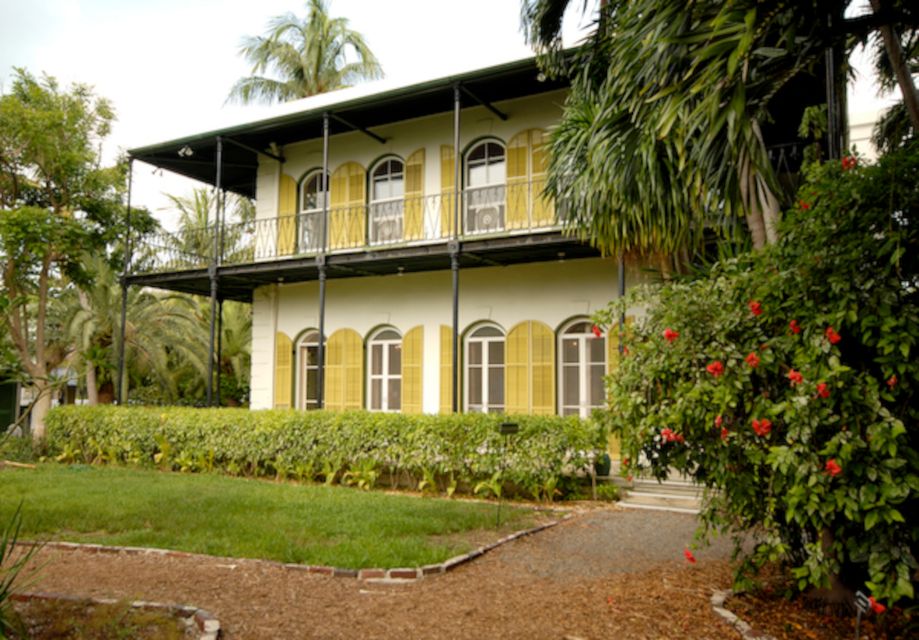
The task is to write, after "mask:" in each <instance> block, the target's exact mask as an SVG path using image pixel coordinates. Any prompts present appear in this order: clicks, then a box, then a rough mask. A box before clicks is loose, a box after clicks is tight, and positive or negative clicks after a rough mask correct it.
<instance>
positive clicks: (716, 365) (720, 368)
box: [705, 360, 724, 378]
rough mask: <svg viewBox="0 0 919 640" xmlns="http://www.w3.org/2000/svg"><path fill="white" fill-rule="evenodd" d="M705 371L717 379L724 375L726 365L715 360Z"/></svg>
mask: <svg viewBox="0 0 919 640" xmlns="http://www.w3.org/2000/svg"><path fill="white" fill-rule="evenodd" d="M705 370H706V371H708V372H709V373H710V374H712V375H713V376H715V377H716V378H717V377H718V376H720V375H721V374H722V373H724V365H723V364H721V360H715V361H714V362H713V363H711V364H710V365H708V366H707V367H705Z"/></svg>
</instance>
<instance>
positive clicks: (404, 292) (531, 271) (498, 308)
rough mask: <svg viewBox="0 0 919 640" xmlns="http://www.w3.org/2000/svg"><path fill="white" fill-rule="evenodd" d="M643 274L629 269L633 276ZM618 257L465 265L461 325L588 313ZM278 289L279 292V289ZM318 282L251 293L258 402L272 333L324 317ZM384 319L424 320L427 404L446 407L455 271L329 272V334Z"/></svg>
mask: <svg viewBox="0 0 919 640" xmlns="http://www.w3.org/2000/svg"><path fill="white" fill-rule="evenodd" d="M638 277H639V274H638V273H637V272H629V273H627V276H626V279H627V282H629V283H635V282H636V281H637V278H638ZM617 278H618V272H617V264H616V261H615V260H613V259H601V258H589V259H581V260H566V261H563V262H558V261H555V262H543V263H532V264H523V265H514V266H507V267H483V268H476V269H464V270H461V271H460V295H459V300H460V314H459V316H460V328H461V330H463V331H464V330H466V329H467V328H469V327H470V326H472V325H473V324H475V323H477V322H479V321H482V320H490V321H492V322H495V323H497V324H499V325H500V326H502V327H503V328H504V329H505V330H508V329H510V328H511V327H513V326H514V325H515V324H517V323H518V322H522V321H525V320H540V321H542V322H545V323H546V324H547V325H549V326H550V327H551V328H552V329H554V330H557V329H558V328H559V326H560V325H561V324H562V323H564V322H565V321H566V320H568V319H570V318H572V317H573V316H581V315H589V314H591V313H593V312H594V311H596V310H598V309H601V308H603V307H605V306H606V305H607V304H608V303H609V302H610V301H611V300H613V299H614V298H615V297H616V291H617ZM275 292H276V295H275ZM318 303H319V286H318V283H317V282H307V283H299V284H289V285H285V284H282V285H270V286H266V287H262V288H260V289H258V290H257V291H256V293H255V296H254V299H253V327H252V345H253V353H252V399H251V403H252V408H254V409H264V408H270V407H271V406H272V404H273V398H274V396H273V393H272V389H273V373H274V336H275V332H276V331H283V332H284V333H285V334H287V335H288V336H289V337H290V338H292V339H294V338H296V336H297V335H298V334H300V333H301V332H302V331H304V330H305V329H315V328H317V327H318V325H319V316H318ZM381 324H385V325H392V326H394V327H395V328H396V329H398V330H399V331H400V332H401V333H402V334H404V333H405V332H406V331H408V330H409V329H411V328H413V327H415V326H417V325H419V324H420V325H423V326H424V362H423V370H424V386H423V394H424V401H423V406H424V410H425V411H426V412H429V413H436V412H437V411H438V409H439V407H440V326H441V325H446V326H451V325H452V285H451V273H450V271H436V272H427V273H416V274H405V275H402V276H396V275H393V276H377V277H363V278H345V279H330V280H328V282H327V285H326V317H325V327H326V335H327V336H328V335H331V334H332V332H334V331H335V330H337V329H340V328H350V329H354V330H355V331H357V332H358V333H359V334H361V336H363V337H364V339H366V338H367V336H368V334H369V333H370V332H371V331H372V330H373V329H374V328H375V327H378V326H379V325H381Z"/></svg>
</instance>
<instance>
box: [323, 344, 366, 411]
mask: <svg viewBox="0 0 919 640" xmlns="http://www.w3.org/2000/svg"><path fill="white" fill-rule="evenodd" d="M325 354H326V357H325V389H324V391H325V393H324V394H323V395H324V396H325V398H324V400H325V402H324V404H325V408H326V409H330V410H333V411H346V410H349V409H360V408H361V406H362V402H361V401H362V398H363V381H364V343H363V341H362V340H361V336H360V334H358V333H357V331H354V330H353V329H339V330H338V331H336V332H335V333H333V334H332V335H330V336H329V340H328V342H327V343H326V350H325Z"/></svg>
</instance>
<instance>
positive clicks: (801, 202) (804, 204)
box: [798, 200, 811, 211]
mask: <svg viewBox="0 0 919 640" xmlns="http://www.w3.org/2000/svg"><path fill="white" fill-rule="evenodd" d="M798 206H799V207H801V208H802V209H804V210H805V211H807V210H808V209H810V208H811V206H810V204H808V202H807V200H798Z"/></svg>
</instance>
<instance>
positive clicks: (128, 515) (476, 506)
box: [0, 464, 534, 569]
mask: <svg viewBox="0 0 919 640" xmlns="http://www.w3.org/2000/svg"><path fill="white" fill-rule="evenodd" d="M20 500H23V501H24V503H23V532H22V534H21V537H22V538H29V539H42V540H67V541H72V542H95V543H100V544H112V545H128V546H142V547H160V548H168V549H178V550H183V551H192V552H196V553H206V554H213V555H218V556H233V557H249V558H266V559H272V560H280V561H283V562H296V563H303V564H318V565H330V566H335V567H343V568H353V569H358V568H364V567H385V568H389V567H402V566H420V565H424V564H429V563H434V562H441V561H443V560H445V559H447V558H449V557H451V556H453V555H456V554H457V553H462V552H464V551H468V550H469V549H470V548H471V547H473V546H476V545H474V544H472V543H471V542H470V538H471V537H474V536H475V535H476V534H475V532H476V531H478V532H479V533H481V531H482V530H485V529H492V531H494V526H495V506H494V505H488V504H480V503H470V502H460V501H451V500H445V499H438V498H418V497H414V496H407V495H406V496H400V495H387V494H384V493H380V492H364V491H360V490H357V489H349V488H345V487H325V486H319V485H298V484H287V483H274V482H270V481H260V480H248V479H243V478H231V477H225V476H217V475H202V474H196V475H186V474H179V473H165V472H159V471H151V470H143V469H133V468H119V467H88V466H82V465H74V466H62V465H56V464H42V465H39V466H38V468H37V469H35V470H31V469H9V468H7V469H2V470H0V523H5V522H7V521H8V519H9V518H10V517H11V515H12V513H13V511H14V510H15V508H16V506H17V505H18V504H19V501H20ZM533 518H534V516H533V514H532V512H531V511H530V510H527V509H509V508H507V507H506V506H505V508H504V509H503V510H502V527H501V529H502V531H507V530H512V529H521V528H524V527H526V526H528V525H529V524H531V523H532V521H533ZM505 521H507V524H504V522H505ZM499 535H502V534H499V533H498V532H495V535H494V537H495V538H497V537H498V536H499Z"/></svg>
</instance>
